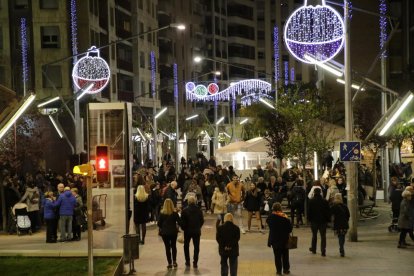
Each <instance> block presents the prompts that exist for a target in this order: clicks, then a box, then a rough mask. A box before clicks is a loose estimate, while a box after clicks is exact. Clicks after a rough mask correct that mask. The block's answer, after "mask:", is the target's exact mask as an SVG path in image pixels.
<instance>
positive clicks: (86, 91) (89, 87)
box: [76, 83, 94, 101]
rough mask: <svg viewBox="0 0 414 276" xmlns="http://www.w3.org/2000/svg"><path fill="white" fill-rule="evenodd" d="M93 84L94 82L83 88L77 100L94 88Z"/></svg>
mask: <svg viewBox="0 0 414 276" xmlns="http://www.w3.org/2000/svg"><path fill="white" fill-rule="evenodd" d="M93 86H94V83H90V84H89V85H88V86H87V87H86V88H85V89H82V92H81V93H80V94H79V96H78V97H77V98H76V100H78V101H79V100H80V99H81V98H82V97H83V96H84V95H85V94H86V93H88V91H89V90H91V89H92V87H93Z"/></svg>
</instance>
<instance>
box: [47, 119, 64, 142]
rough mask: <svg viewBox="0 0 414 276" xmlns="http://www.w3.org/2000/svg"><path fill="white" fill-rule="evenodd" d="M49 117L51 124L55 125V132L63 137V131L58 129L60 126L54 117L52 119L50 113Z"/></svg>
mask: <svg viewBox="0 0 414 276" xmlns="http://www.w3.org/2000/svg"><path fill="white" fill-rule="evenodd" d="M49 119H50V121H51V122H52V125H53V126H54V127H55V129H56V132H57V133H58V135H59V137H60V138H63V133H62V131H61V130H60V127H59V126H58V124H57V123H56V121H55V119H53V117H52V115H49Z"/></svg>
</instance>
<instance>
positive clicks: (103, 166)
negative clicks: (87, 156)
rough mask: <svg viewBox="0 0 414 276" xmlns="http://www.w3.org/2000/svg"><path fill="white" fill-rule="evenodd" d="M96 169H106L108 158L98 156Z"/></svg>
mask: <svg viewBox="0 0 414 276" xmlns="http://www.w3.org/2000/svg"><path fill="white" fill-rule="evenodd" d="M97 170H98V171H107V170H108V158H106V157H98V162H97Z"/></svg>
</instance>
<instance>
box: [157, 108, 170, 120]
mask: <svg viewBox="0 0 414 276" xmlns="http://www.w3.org/2000/svg"><path fill="white" fill-rule="evenodd" d="M165 111H167V108H166V107H164V108H163V109H161V110H160V112H158V113H157V114H155V117H154V118H155V119H158V117H160V116H161V115H162V114H164V113H165Z"/></svg>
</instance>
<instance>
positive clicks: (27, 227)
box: [12, 203, 32, 236]
mask: <svg viewBox="0 0 414 276" xmlns="http://www.w3.org/2000/svg"><path fill="white" fill-rule="evenodd" d="M12 213H13V216H14V221H15V222H16V231H17V235H18V236H20V235H21V234H22V232H26V233H28V234H29V235H31V234H32V228H31V227H32V224H31V222H30V219H29V216H28V212H27V205H26V204H24V203H16V204H15V205H14V206H13V209H12Z"/></svg>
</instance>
